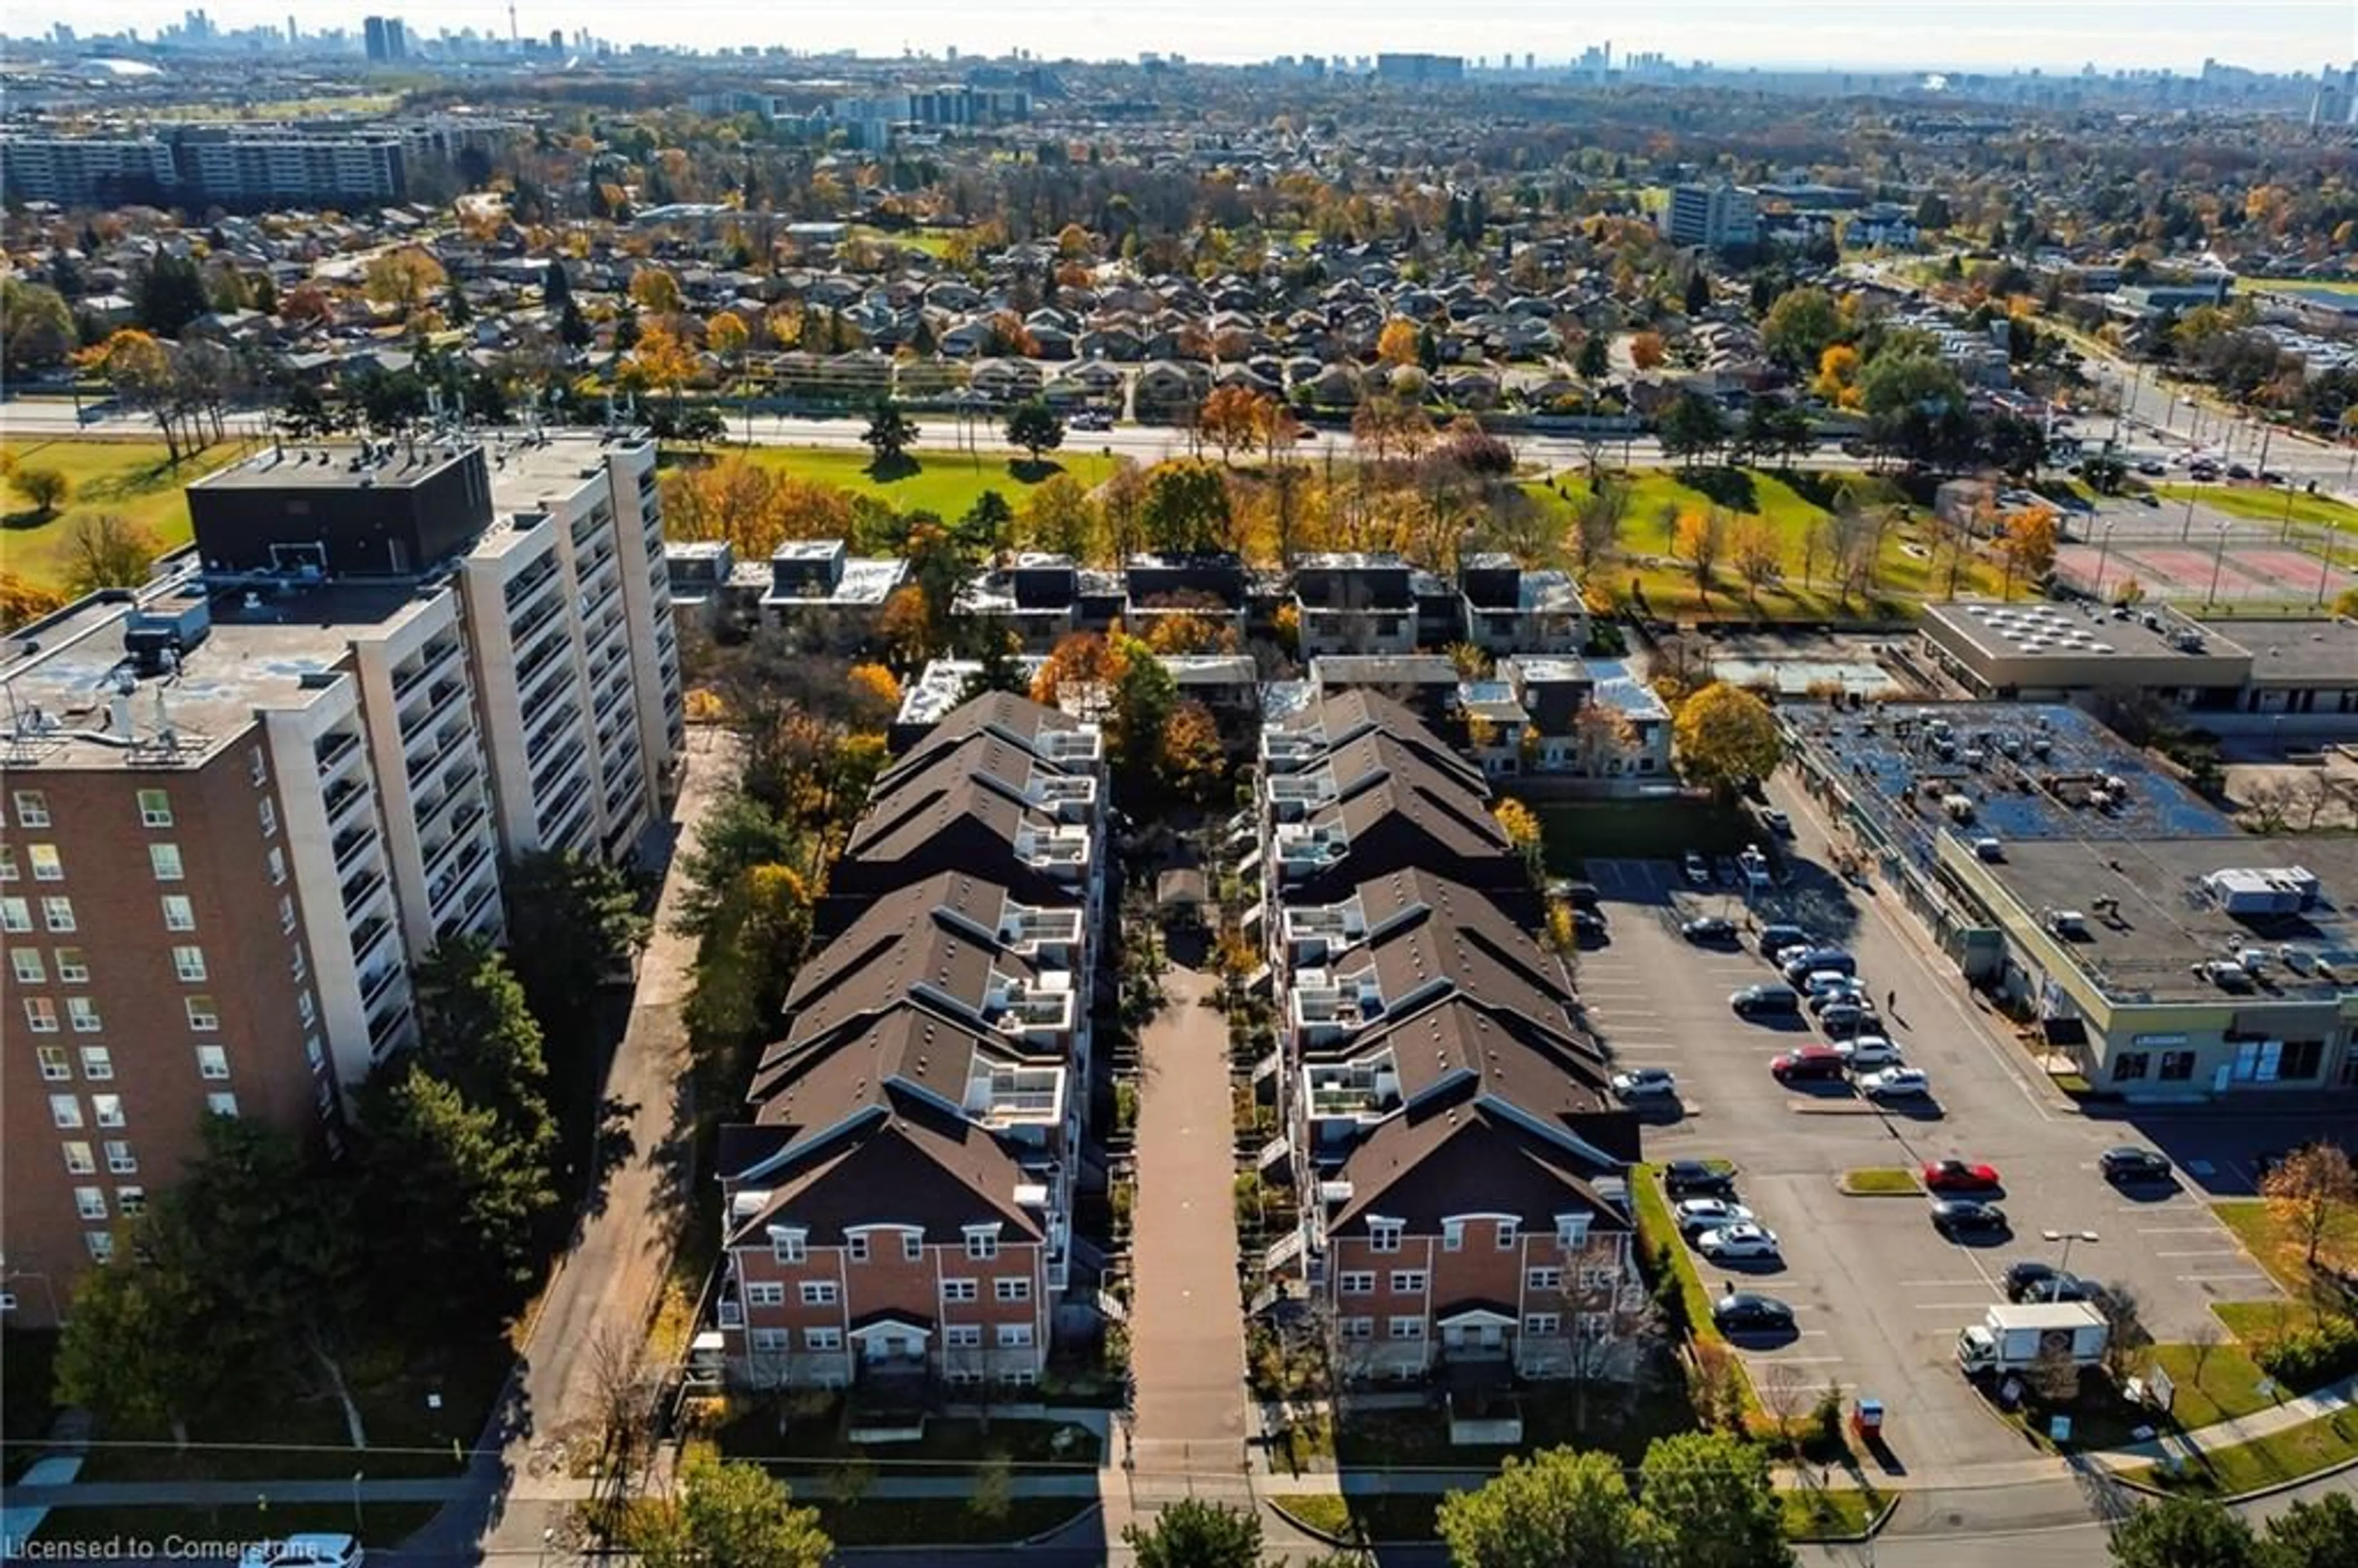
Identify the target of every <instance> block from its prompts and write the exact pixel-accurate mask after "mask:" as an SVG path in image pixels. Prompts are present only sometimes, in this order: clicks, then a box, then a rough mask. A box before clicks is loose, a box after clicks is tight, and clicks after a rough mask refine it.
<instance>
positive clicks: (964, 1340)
mask: <svg viewBox="0 0 2358 1568" xmlns="http://www.w3.org/2000/svg"><path fill="white" fill-rule="evenodd" d="M942 1347H943V1348H944V1349H946V1350H979V1349H981V1348H982V1325H980V1324H979V1323H952V1324H945V1325H943V1326H942Z"/></svg>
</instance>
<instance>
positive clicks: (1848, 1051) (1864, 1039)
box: [1834, 1034, 1908, 1072]
mask: <svg viewBox="0 0 2358 1568" xmlns="http://www.w3.org/2000/svg"><path fill="white" fill-rule="evenodd" d="M1834 1049H1835V1050H1836V1051H1837V1052H1839V1053H1841V1055H1842V1059H1843V1062H1844V1065H1847V1066H1848V1067H1850V1069H1851V1070H1852V1071H1853V1072H1856V1071H1857V1070H1858V1069H1859V1068H1861V1067H1897V1066H1901V1065H1905V1064H1906V1062H1907V1060H1908V1058H1907V1057H1906V1056H1904V1055H1902V1054H1900V1051H1899V1047H1898V1045H1896V1044H1893V1043H1892V1042H1891V1041H1889V1040H1887V1039H1885V1038H1884V1037H1883V1036H1882V1035H1880V1034H1860V1035H1855V1036H1854V1037H1853V1038H1851V1039H1848V1040H1837V1041H1835V1042H1834Z"/></svg>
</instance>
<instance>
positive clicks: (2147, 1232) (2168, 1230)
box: [2137, 1225, 2219, 1256]
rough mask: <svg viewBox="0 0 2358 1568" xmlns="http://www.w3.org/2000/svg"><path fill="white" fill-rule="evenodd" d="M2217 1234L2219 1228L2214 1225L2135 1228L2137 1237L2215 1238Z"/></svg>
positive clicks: (2143, 1226)
mask: <svg viewBox="0 0 2358 1568" xmlns="http://www.w3.org/2000/svg"><path fill="white" fill-rule="evenodd" d="M2218 1232H2219V1227H2217V1226H2215V1225H2140V1226H2138V1227H2137V1234H2138V1235H2139V1236H2215V1235H2217V1234H2218ZM2164 1256H2167V1254H2164Z"/></svg>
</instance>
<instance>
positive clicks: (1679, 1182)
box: [1662, 1160, 1736, 1198]
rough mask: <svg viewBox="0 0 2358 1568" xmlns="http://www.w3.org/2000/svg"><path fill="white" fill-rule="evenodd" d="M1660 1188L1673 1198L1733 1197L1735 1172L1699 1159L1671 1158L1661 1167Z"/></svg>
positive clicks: (1734, 1192) (1734, 1193)
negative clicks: (1671, 1159)
mask: <svg viewBox="0 0 2358 1568" xmlns="http://www.w3.org/2000/svg"><path fill="white" fill-rule="evenodd" d="M1662 1188H1663V1190H1664V1191H1665V1192H1668V1193H1669V1194H1670V1195H1671V1196H1672V1197H1674V1198H1727V1197H1734V1196H1735V1195H1736V1173H1735V1172H1734V1171H1724V1170H1721V1169H1720V1168H1719V1167H1718V1166H1716V1165H1709V1164H1705V1163H1704V1162H1703V1161H1701V1160H1673V1161H1671V1162H1670V1163H1669V1164H1667V1165H1665V1166H1663V1167H1662Z"/></svg>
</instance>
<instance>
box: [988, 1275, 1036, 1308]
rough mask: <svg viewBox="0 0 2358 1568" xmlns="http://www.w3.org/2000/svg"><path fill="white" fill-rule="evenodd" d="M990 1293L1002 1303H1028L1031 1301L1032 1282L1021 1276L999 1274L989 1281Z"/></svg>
mask: <svg viewBox="0 0 2358 1568" xmlns="http://www.w3.org/2000/svg"><path fill="white" fill-rule="evenodd" d="M990 1293H991V1295H992V1297H993V1298H994V1299H996V1300H999V1301H1002V1302H1028V1301H1030V1300H1031V1299H1032V1281H1029V1280H1027V1279H1025V1278H1024V1277H1023V1276H1022V1275H1021V1274H1001V1276H999V1278H998V1279H996V1280H994V1281H991V1291H990Z"/></svg>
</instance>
